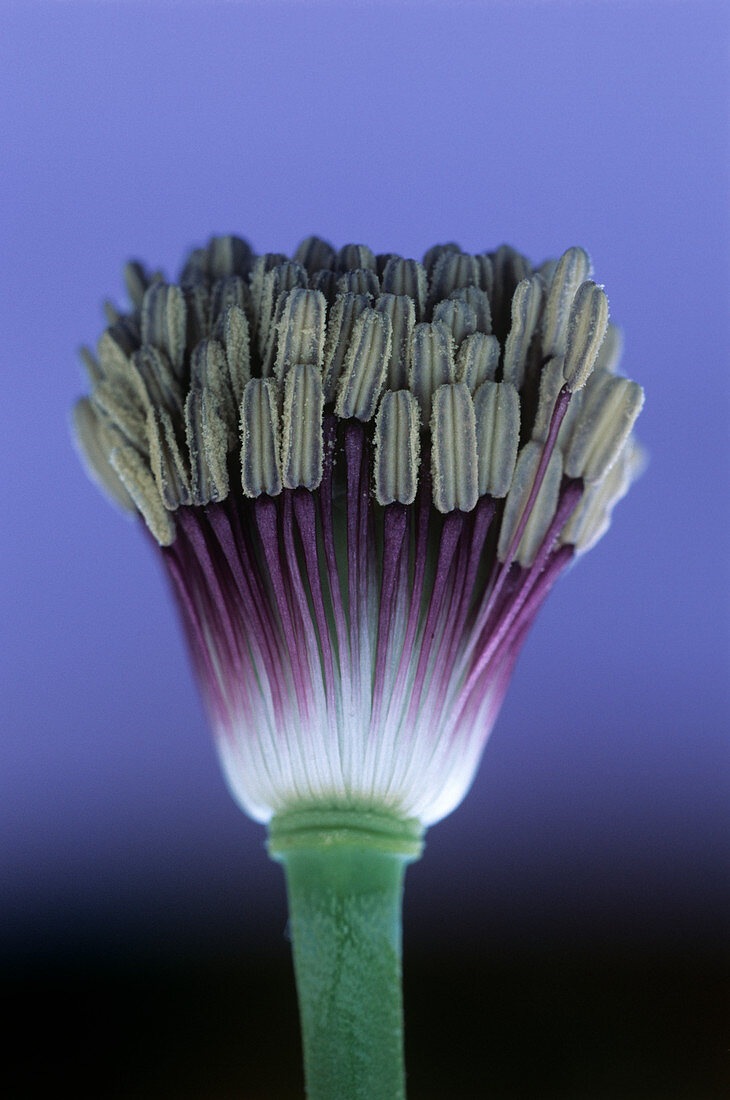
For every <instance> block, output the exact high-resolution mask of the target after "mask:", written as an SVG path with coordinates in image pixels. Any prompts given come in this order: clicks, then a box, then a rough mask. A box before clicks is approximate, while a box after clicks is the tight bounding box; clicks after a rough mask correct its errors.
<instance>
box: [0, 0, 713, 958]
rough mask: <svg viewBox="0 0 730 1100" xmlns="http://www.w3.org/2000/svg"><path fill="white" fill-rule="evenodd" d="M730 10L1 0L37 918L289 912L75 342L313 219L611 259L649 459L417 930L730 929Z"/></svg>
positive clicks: (365, 230)
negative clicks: (229, 785) (93, 438)
mask: <svg viewBox="0 0 730 1100" xmlns="http://www.w3.org/2000/svg"><path fill="white" fill-rule="evenodd" d="M728 41H729V31H728V9H727V7H726V6H725V5H723V4H720V3H717V4H714V3H703V2H701V0H692V2H684V3H669V2H667V3H655V2H651V0H645V2H643V3H634V4H627V5H623V4H620V3H617V2H616V0H611V2H608V3H603V2H595V0H594V2H591V3H584V4H563V3H546V4H538V3H523V2H519V0H511V2H509V3H497V2H495V3H489V2H487V3H472V4H470V3H461V4H459V3H451V4H438V3H372V4H370V3H345V2H342V3H340V4H328V3H322V4H314V3H313V4H307V3H288V4H285V3H279V2H269V3H266V4H257V3H249V4H240V5H239V4H233V3H219V4H214V3H211V4H207V5H205V4H184V3H178V4H175V5H167V4H158V5H153V4H150V3H136V2H134V3H132V2H126V3H119V4H87V3H79V2H77V3H75V4H60V3H23V4H20V3H18V4H15V3H7V2H6V3H5V4H4V5H3V8H2V13H1V14H0V104H1V106H0V111H1V112H2V122H1V123H0V126H1V128H2V131H3V135H4V136H3V142H2V146H3V150H2V161H3V164H2V169H1V170H0V210H2V217H3V223H4V231H3V246H2V262H0V280H2V289H1V291H0V303H1V305H0V310H1V311H2V334H3V344H2V372H3V378H4V380H5V381H4V386H3V402H2V431H1V432H0V448H1V449H2V456H3V457H2V463H3V465H2V469H3V471H4V476H3V487H4V504H3V512H4V516H3V525H2V526H3V532H2V578H3V584H2V606H1V608H0V629H1V630H2V635H3V640H2V674H1V675H2V696H3V702H2V731H1V732H0V760H1V770H0V834H1V836H2V843H1V845H0V861H1V862H2V869H1V873H2V918H3V924H4V931H3V936H4V940H3V944H4V945H5V946H6V947H8V946H13V945H15V946H17V945H19V944H25V945H26V946H28V945H32V944H34V943H41V942H46V943H48V942H53V941H54V939H58V940H59V942H60V941H61V940H65V941H66V942H69V940H71V941H73V940H74V938H77V939H80V940H84V939H86V938H88V937H93V936H95V935H97V934H98V935H99V936H104V937H106V938H107V939H108V940H109V941H110V942H117V943H125V942H127V941H128V940H129V939H130V938H133V937H136V936H137V935H139V936H141V937H144V938H148V939H149V940H151V941H152V942H153V943H156V944H157V945H158V946H160V947H161V946H162V945H164V944H165V943H167V942H169V941H171V940H172V941H175V940H177V939H180V938H182V939H184V940H188V941H189V940H190V939H191V938H192V940H193V941H195V942H196V943H198V944H200V945H201V946H203V945H205V944H206V943H208V942H213V941H220V940H221V937H223V938H226V937H230V939H231V941H233V940H234V939H235V940H241V939H243V938H247V940H248V942H249V943H252V944H255V943H257V942H259V941H261V942H264V941H265V940H266V938H267V937H269V936H276V937H277V938H280V937H281V931H282V926H283V921H284V916H283V913H284V910H283V901H282V897H283V887H282V883H281V881H280V872H279V870H278V868H276V867H275V866H273V865H271V864H270V863H269V862H268V860H267V858H266V856H265V853H264V849H263V839H264V837H263V830H262V829H261V828H260V826H257V825H254V824H252V823H250V822H248V821H247V820H246V819H245V818H244V817H243V815H242V814H241V813H240V812H239V811H238V809H237V808H236V807H235V806H234V804H233V802H232V801H231V799H230V797H229V795H228V793H227V791H226V789H225V788H224V785H223V782H222V779H221V778H220V775H219V771H218V766H217V762H216V759H215V756H214V752H213V749H212V746H211V743H210V741H209V738H208V734H207V731H206V728H205V725H204V720H203V717H202V714H201V710H200V706H199V703H198V700H197V697H196V693H195V689H194V687H193V684H192V681H191V678H190V676H189V672H188V668H187V664H186V656H185V653H184V650H183V645H182V641H181V637H180V634H179V631H178V627H177V623H176V621H175V615H174V612H173V607H172V604H171V602H170V599H169V598H168V593H167V591H166V589H165V588H164V585H163V580H162V576H161V571H160V569H159V568H158V565H157V563H156V561H155V559H154V556H153V555H152V554H151V552H150V548H149V545H148V543H147V541H146V540H145V539H144V538H143V537H142V535H141V533H140V531H138V530H137V529H136V528H135V527H134V526H133V525H131V524H129V523H128V522H127V521H126V520H125V519H124V518H123V517H121V516H120V515H118V514H117V513H115V511H114V510H113V509H112V508H111V507H110V506H109V505H108V504H107V503H106V502H105V501H104V500H103V499H102V498H101V496H100V495H99V493H98V491H97V490H96V488H95V487H94V486H93V485H91V484H90V483H89V482H87V480H86V479H85V477H84V474H83V473H82V470H81V467H80V465H79V463H78V460H77V458H76V455H75V454H74V452H73V449H72V446H71V444H70V441H69V430H68V410H69V407H70V405H71V403H72V401H73V399H74V398H75V397H76V396H77V395H78V394H79V393H81V392H82V391H83V388H84V384H85V383H84V380H83V378H82V375H81V372H80V370H79V368H78V366H77V362H76V358H75V356H76V349H77V347H78V346H79V345H80V344H82V343H93V342H94V341H95V340H96V338H97V336H98V334H99V332H100V330H101V326H102V320H101V310H100V307H101V302H102V300H103V298H105V297H107V296H108V297H111V298H112V299H116V300H122V282H121V275H120V269H121V264H122V262H123V261H124V260H125V259H127V258H128V257H130V256H139V257H141V258H144V259H145V260H146V261H149V262H150V263H151V264H153V265H156V264H160V265H163V266H164V267H165V269H166V270H167V271H168V272H169V273H173V272H174V271H175V270H176V269H177V267H178V265H179V263H180V262H181V260H182V258H183V255H184V253H185V251H186V249H187V248H188V247H189V246H192V245H195V244H199V243H201V242H203V241H204V240H205V239H206V238H207V237H208V236H209V235H211V234H212V233H224V232H230V231H232V232H235V233H240V234H243V235H245V236H247V237H248V238H249V239H250V240H251V242H252V243H253V245H254V246H255V247H256V248H257V249H259V250H260V251H267V250H290V249H293V248H294V247H295V246H296V244H297V243H298V241H299V240H300V239H301V238H302V237H304V236H306V235H308V234H309V233H312V232H317V233H319V234H321V235H323V236H326V237H328V238H330V239H331V240H332V241H334V242H336V243H337V244H342V243H345V242H347V241H365V242H367V243H368V244H370V245H371V246H372V247H373V248H374V249H375V250H376V251H389V250H397V251H399V252H402V253H404V254H405V255H414V256H419V257H420V255H421V254H422V253H423V251H424V250H425V249H426V247H428V246H429V245H431V244H432V243H435V242H437V241H440V240H450V239H455V240H457V241H459V242H460V243H461V244H462V246H463V247H464V248H465V249H468V250H481V249H484V248H492V247H496V246H497V245H499V244H500V243H502V242H504V241H506V242H509V243H512V244H514V245H515V246H516V247H517V248H519V249H522V250H523V251H525V252H527V253H528V254H529V255H531V256H532V257H534V258H535V259H541V258H544V257H546V256H550V255H556V254H558V253H560V252H561V251H563V249H564V248H565V247H567V246H568V245H572V244H578V243H580V244H583V245H584V246H585V247H587V248H588V250H589V251H590V252H591V254H592V256H593V259H594V263H595V268H596V275H597V279H598V280H599V281H600V282H603V283H605V285H606V288H607V290H608V294H609V298H610V302H611V307H612V313H613V316H614V317H615V319H616V320H617V321H618V322H619V323H620V324H621V325H622V326H623V328H624V330H625V344H626V353H625V368H626V371H627V373H628V374H629V375H630V376H631V377H633V378H635V379H637V380H638V381H640V382H641V383H643V385H644V386H645V388H646V391H647V403H646V408H645V411H644V413H643V415H642V417H641V420H640V435H641V437H642V439H643V441H644V442H645V443H646V445H647V447H648V449H649V452H650V454H651V464H650V466H649V468H648V470H647V472H646V474H645V476H644V477H643V479H642V481H641V482H640V483H639V484H638V485H636V486H635V488H634V490H633V491H632V492H631V494H630V495H629V497H628V499H627V500H626V501H624V503H623V504H622V505H620V506H619V508H618V509H617V512H616V516H615V521H614V526H613V528H612V530H611V532H610V533H609V535H608V536H607V537H606V538H605V539H604V541H602V542H601V543H600V546H599V547H598V548H597V549H595V550H594V551H593V552H592V553H591V554H590V555H589V556H588V557H587V558H585V559H584V560H583V561H582V562H581V563H580V564H579V566H578V567H577V568H575V570H574V571H573V572H572V574H571V575H570V576H568V577H567V578H566V579H565V580H564V581H563V582H561V583H560V585H559V586H558V589H557V590H556V591H555V592H554V593H553V595H552V597H551V599H550V601H549V604H548V606H547V607H546V609H545V611H544V612H543V614H542V616H541V618H540V620H539V622H538V625H537V627H536V629H535V630H534V633H533V636H532V637H531V639H530V641H529V643H528V646H527V648H526V651H525V653H524V656H523V657H522V660H521V662H520V664H519V666H518V669H517V674H516V676H515V679H514V683H513V685H512V689H511V692H510V694H509V695H508V699H507V702H506V705H505V707H504V710H503V713H502V716H501V719H500V721H499V723H498V725H497V728H496V731H495V732H494V734H493V737H492V740H491V741H490V743H489V745H488V747H487V751H486V755H485V759H484V762H483V765H482V769H481V771H480V773H479V777H478V779H477V782H476V784H475V786H474V788H473V790H472V792H471V794H470V796H469V798H468V799H467V801H466V802H465V803H464V805H463V806H462V807H461V808H460V809H459V810H458V811H457V812H456V813H454V814H453V815H452V817H450V818H449V819H448V820H447V821H446V822H444V823H443V824H441V825H440V826H438V827H436V828H434V830H433V831H432V833H431V835H430V841H429V846H428V852H427V858H425V859H424V860H423V861H422V862H421V864H419V865H418V866H416V867H414V868H413V869H412V871H411V872H409V876H410V889H409V892H408V902H407V907H408V921H409V935H411V936H419V935H420V936H425V937H428V936H434V937H436V936H440V935H453V934H454V929H455V928H456V927H458V929H459V935H461V936H466V937H468V936H472V935H473V936H475V937H476V936H480V935H483V934H484V932H485V930H486V929H491V930H492V931H494V930H495V929H497V928H500V927H501V928H504V929H507V928H511V929H515V928H516V929H518V930H522V931H523V932H524V934H525V935H533V934H534V935H539V936H542V935H545V934H548V933H549V932H550V931H551V930H552V931H554V932H558V933H560V934H568V935H571V936H572V935H581V934H585V935H588V936H590V935H599V936H607V937H614V938H618V939H625V940H632V939H634V938H636V937H639V938H642V937H670V938H676V937H678V936H680V937H683V938H684V937H695V938H697V937H703V936H710V935H712V934H713V932H714V931H715V930H717V928H718V927H719V926H720V922H721V919H722V911H723V909H724V908H725V906H726V903H727V880H726V877H725V873H726V872H725V868H726V861H727V857H728V854H729V848H730V830H729V828H728V809H727V807H728V793H729V790H728V788H729V782H728V779H729V758H728V740H727V738H728V726H729V725H730V723H729V721H728V717H729V713H728V712H729V708H728V692H727V657H728V601H727V595H728V570H727V553H728V541H729V540H728V516H727V489H728V478H727V474H728V462H727V435H728V411H729V410H728V384H727V377H728V347H729V346H730V326H729V325H728V312H727V302H728V291H729V289H730V286H729V283H730V280H729V279H728V250H729V247H730V233H729V227H728V206H727V200H728V176H729V173H728V122H729V115H728V96H729V83H728Z"/></svg>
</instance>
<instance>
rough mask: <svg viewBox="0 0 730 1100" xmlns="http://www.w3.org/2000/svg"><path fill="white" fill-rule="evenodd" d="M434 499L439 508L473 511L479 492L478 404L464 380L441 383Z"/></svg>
mask: <svg viewBox="0 0 730 1100" xmlns="http://www.w3.org/2000/svg"><path fill="white" fill-rule="evenodd" d="M431 439H432V443H431V477H432V483H433V502H434V504H435V505H436V507H437V509H438V510H439V512H453V511H454V510H455V509H459V511H462V512H470V511H471V509H472V508H473V507H474V506H475V504H476V502H477V498H478V496H479V488H478V475H477V442H476V422H475V417H474V406H473V404H472V400H471V394H470V393H469V389H468V387H467V386H466V385H465V384H464V383H463V382H454V383H452V384H450V385H445V386H440V387H439V388H438V389H437V390H436V392H435V394H434V395H433V413H432V415H431Z"/></svg>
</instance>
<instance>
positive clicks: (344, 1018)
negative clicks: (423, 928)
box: [269, 809, 423, 1100]
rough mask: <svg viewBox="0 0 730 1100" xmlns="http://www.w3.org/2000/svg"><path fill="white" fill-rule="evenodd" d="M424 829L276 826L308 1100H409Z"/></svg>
mask: <svg viewBox="0 0 730 1100" xmlns="http://www.w3.org/2000/svg"><path fill="white" fill-rule="evenodd" d="M422 833H423V829H422V826H421V825H420V823H419V822H417V821H402V820H399V819H397V818H395V817H390V816H388V815H386V814H376V813H372V812H359V811H354V810H353V811H347V810H341V811H339V810H326V809H323V810H303V811H298V812H295V813H290V814H286V815H281V816H277V817H275V818H274V819H273V820H272V822H271V824H270V826H269V851H270V853H271V855H272V856H273V858H274V859H277V860H279V861H280V862H281V863H283V864H284V870H285V873H286V882H287V892H288V897H289V915H290V927H291V936H292V946H293V952H294V970H295V974H296V981H297V992H298V996H299V1012H300V1019H301V1027H302V1042H303V1047H304V1072H305V1078H306V1086H307V1097H308V1098H309V1100H404V1097H405V1069H404V1061H403V1004H402V994H401V902H402V896H403V875H404V871H405V867H406V864H407V863H409V862H411V861H412V860H414V859H417V858H418V856H419V855H420V852H421V848H422V840H421V837H422Z"/></svg>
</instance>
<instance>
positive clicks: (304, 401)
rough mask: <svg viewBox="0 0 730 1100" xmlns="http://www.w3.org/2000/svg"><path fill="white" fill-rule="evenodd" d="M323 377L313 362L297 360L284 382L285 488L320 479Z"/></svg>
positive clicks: (311, 486)
mask: <svg viewBox="0 0 730 1100" xmlns="http://www.w3.org/2000/svg"><path fill="white" fill-rule="evenodd" d="M323 409H324V395H323V393H322V380H321V377H320V374H319V370H318V369H317V367H316V366H311V365H310V364H305V363H298V364H297V365H296V366H295V367H292V368H291V369H290V370H289V372H288V374H287V376H286V381H285V383H284V411H283V415H282V439H281V469H282V483H283V485H284V487H285V488H286V489H296V488H297V487H298V486H300V485H302V486H304V488H305V489H310V490H313V489H316V488H317V486H318V485H319V483H320V481H321V480H322V411H323Z"/></svg>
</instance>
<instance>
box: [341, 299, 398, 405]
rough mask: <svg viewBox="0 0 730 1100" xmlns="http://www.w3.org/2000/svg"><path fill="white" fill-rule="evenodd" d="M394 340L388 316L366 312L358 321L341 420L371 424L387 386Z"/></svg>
mask: <svg viewBox="0 0 730 1100" xmlns="http://www.w3.org/2000/svg"><path fill="white" fill-rule="evenodd" d="M392 340H393V333H392V329H391V324H390V318H389V317H388V316H387V315H386V314H384V313H378V312H377V310H374V309H366V310H365V311H364V312H363V313H362V314H361V315H360V317H358V319H357V321H356V322H355V325H354V327H353V330H352V339H351V342H350V347H349V350H348V352H347V355H346V356H345V362H344V364H343V373H342V378H341V380H340V388H339V392H338V396H337V403H336V405H335V412H336V413H337V415H338V416H341V417H342V418H343V419H349V418H350V417H353V416H354V417H357V419H358V420H370V419H372V417H373V416H374V415H375V409H376V406H377V403H378V398H379V396H380V391H381V390H382V388H383V385H384V384H385V373H386V370H387V366H388V360H389V358H390V349H391V345H392Z"/></svg>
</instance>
